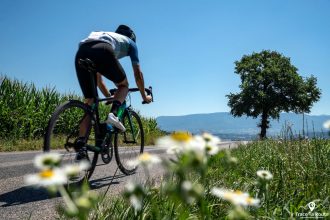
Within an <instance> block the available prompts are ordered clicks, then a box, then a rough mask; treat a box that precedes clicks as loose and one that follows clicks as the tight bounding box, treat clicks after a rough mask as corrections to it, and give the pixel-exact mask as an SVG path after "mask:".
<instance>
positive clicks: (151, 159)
mask: <svg viewBox="0 0 330 220" xmlns="http://www.w3.org/2000/svg"><path fill="white" fill-rule="evenodd" d="M160 162H161V159H160V158H159V157H158V156H156V155H153V154H149V153H148V152H145V153H143V154H141V155H139V156H138V157H137V158H136V159H134V160H130V161H127V165H128V166H131V167H136V166H138V165H142V166H146V167H150V166H151V165H154V164H158V163H160Z"/></svg>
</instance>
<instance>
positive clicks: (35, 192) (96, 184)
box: [0, 174, 126, 207]
mask: <svg viewBox="0 0 330 220" xmlns="http://www.w3.org/2000/svg"><path fill="white" fill-rule="evenodd" d="M125 176H126V175H124V174H118V175H114V176H108V177H104V178H99V179H95V180H91V181H90V188H91V190H97V189H100V188H103V187H106V186H109V185H114V184H120V181H118V179H121V178H123V177H125ZM57 197H60V195H59V194H56V195H50V194H49V193H48V191H47V190H46V189H44V188H34V187H27V186H24V187H21V188H18V189H15V190H13V191H11V192H7V193H4V194H1V195H0V207H10V206H16V205H22V204H26V203H30V202H37V201H42V200H47V199H52V198H57Z"/></svg>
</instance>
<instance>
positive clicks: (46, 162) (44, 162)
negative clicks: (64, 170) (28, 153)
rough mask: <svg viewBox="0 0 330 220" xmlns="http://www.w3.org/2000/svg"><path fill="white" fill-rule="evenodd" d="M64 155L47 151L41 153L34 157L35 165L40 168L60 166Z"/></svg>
mask: <svg viewBox="0 0 330 220" xmlns="http://www.w3.org/2000/svg"><path fill="white" fill-rule="evenodd" d="M61 158H62V156H61V155H60V154H59V153H54V152H47V153H43V154H39V155H37V156H36V157H35V158H34V165H35V167H37V168H38V169H40V170H43V169H50V168H53V167H58V166H59V165H60V163H61Z"/></svg>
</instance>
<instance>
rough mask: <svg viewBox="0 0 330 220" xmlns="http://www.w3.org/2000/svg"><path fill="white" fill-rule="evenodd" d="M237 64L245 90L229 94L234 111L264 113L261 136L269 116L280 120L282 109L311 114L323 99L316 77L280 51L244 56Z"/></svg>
mask: <svg viewBox="0 0 330 220" xmlns="http://www.w3.org/2000/svg"><path fill="white" fill-rule="evenodd" d="M235 65H236V67H235V73H236V74H238V75H239V76H240V78H241V85H240V86H239V87H240V89H241V91H240V92H239V93H230V94H229V95H226V96H227V98H228V99H229V101H228V106H229V107H230V108H231V111H230V112H231V114H232V115H233V116H235V117H240V116H242V115H247V116H250V117H253V118H257V117H259V116H260V117H261V122H260V124H259V125H258V126H259V127H260V128H261V131H260V138H265V137H266V131H267V128H269V118H273V119H278V118H279V117H280V113H281V112H295V113H309V112H310V109H311V107H312V105H313V103H314V102H316V101H318V100H319V99H320V95H321V90H320V89H319V88H318V87H317V85H316V84H317V79H316V77H314V76H313V75H312V76H310V77H307V78H303V77H301V76H300V75H299V74H298V69H297V68H296V67H295V66H294V65H292V64H291V62H290V58H288V57H285V56H283V55H282V54H280V53H278V52H276V51H269V50H264V51H261V52H260V53H253V54H252V55H244V56H243V57H242V58H241V60H240V61H236V62H235Z"/></svg>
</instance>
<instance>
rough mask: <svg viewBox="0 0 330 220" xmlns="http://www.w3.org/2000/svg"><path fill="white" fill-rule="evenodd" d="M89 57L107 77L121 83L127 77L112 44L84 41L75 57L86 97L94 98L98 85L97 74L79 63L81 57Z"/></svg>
mask: <svg viewBox="0 0 330 220" xmlns="http://www.w3.org/2000/svg"><path fill="white" fill-rule="evenodd" d="M85 58H89V59H90V60H92V61H93V62H94V64H95V66H96V70H97V72H99V73H100V74H102V75H103V76H105V77H106V78H107V79H109V80H111V81H112V82H114V83H120V82H122V81H123V80H124V79H126V74H125V71H124V69H123V67H122V66H121V64H120V63H119V61H118V59H117V58H116V57H115V54H114V51H113V49H112V46H111V45H110V44H108V43H105V42H102V41H92V42H87V43H83V44H81V45H80V46H79V49H78V51H77V54H76V58H75V67H76V73H77V77H78V80H79V85H80V88H81V90H82V92H83V94H84V97H85V98H94V96H95V95H94V94H96V93H95V91H93V89H94V88H97V87H96V83H97V82H96V74H94V75H93V76H91V74H90V73H89V72H88V71H87V70H86V69H84V68H82V67H80V66H79V64H78V60H79V59H85ZM91 77H94V82H95V85H94V86H93V84H92V78H91Z"/></svg>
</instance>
